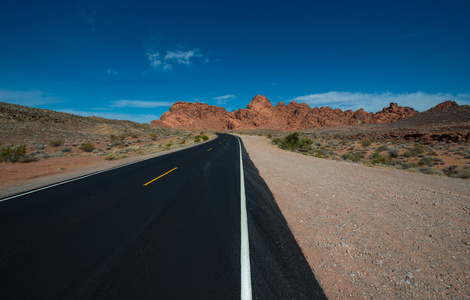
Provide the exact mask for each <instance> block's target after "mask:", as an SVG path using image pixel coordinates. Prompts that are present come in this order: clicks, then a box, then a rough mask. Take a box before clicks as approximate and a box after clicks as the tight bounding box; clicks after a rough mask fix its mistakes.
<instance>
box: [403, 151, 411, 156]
mask: <svg viewBox="0 0 470 300" xmlns="http://www.w3.org/2000/svg"><path fill="white" fill-rule="evenodd" d="M403 156H404V157H411V152H410V151H405V152H403Z"/></svg>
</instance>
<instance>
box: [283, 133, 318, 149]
mask: <svg viewBox="0 0 470 300" xmlns="http://www.w3.org/2000/svg"><path fill="white" fill-rule="evenodd" d="M312 144H313V141H312V140H311V139H301V138H300V136H299V133H297V132H294V133H291V134H288V135H286V136H285V137H283V138H282V140H280V142H279V143H278V145H279V148H281V149H286V150H291V151H295V150H298V151H300V152H308V151H309V150H311V149H312V147H311V145H312Z"/></svg>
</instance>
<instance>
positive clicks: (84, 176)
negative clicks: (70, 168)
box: [0, 158, 152, 202]
mask: <svg viewBox="0 0 470 300" xmlns="http://www.w3.org/2000/svg"><path fill="white" fill-rule="evenodd" d="M149 159H152V158H149ZM142 161H143V160H141V161H136V162H132V163H129V164H125V165H122V166H117V167H114V168H111V169H107V170H103V171H98V172H94V173H91V174H87V175H82V176H79V177H76V178H72V179H69V180H66V181H62V182H58V183H54V184H51V185H47V186H44V187H41V188H37V189H34V190H31V191H28V192H24V193H21V194H18V195H14V196H10V197H7V198H3V199H0V202H3V201H7V200H11V199H14V198H18V197H21V196H25V195H29V194H32V193H36V192H39V191H42V190H46V189H49V188H52V187H55V186H58V185H62V184H66V183H69V182H72V181H77V180H80V179H83V178H87V177H91V176H93V175H98V174H100V173H104V172H108V171H112V170H116V169H119V168H122V167H127V166H130V165H133V164H136V163H139V162H142Z"/></svg>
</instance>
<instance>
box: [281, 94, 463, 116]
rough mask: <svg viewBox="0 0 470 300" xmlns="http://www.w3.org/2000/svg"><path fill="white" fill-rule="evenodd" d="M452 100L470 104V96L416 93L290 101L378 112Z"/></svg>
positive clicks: (319, 96)
mask: <svg viewBox="0 0 470 300" xmlns="http://www.w3.org/2000/svg"><path fill="white" fill-rule="evenodd" d="M447 100H452V101H456V102H457V103H459V104H470V95H467V94H459V95H457V96H454V95H452V94H448V93H447V94H443V93H438V94H428V93H425V92H415V93H391V92H386V93H373V94H372V93H351V92H338V91H332V92H328V93H321V94H310V95H304V96H299V97H295V98H293V99H291V100H289V102H290V101H296V102H305V103H307V104H308V105H310V106H312V107H313V106H319V107H321V106H329V107H331V108H338V107H339V108H341V109H352V110H357V109H359V108H364V110H366V111H369V112H377V111H380V110H382V109H383V108H384V107H387V106H388V105H389V104H390V103H391V102H395V103H398V105H401V106H410V107H413V108H414V109H416V110H418V111H425V110H428V109H430V108H431V107H434V106H436V105H437V104H439V103H441V102H444V101H447Z"/></svg>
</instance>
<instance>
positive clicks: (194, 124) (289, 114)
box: [151, 95, 418, 130]
mask: <svg viewBox="0 0 470 300" xmlns="http://www.w3.org/2000/svg"><path fill="white" fill-rule="evenodd" d="M417 113H418V112H417V111H416V110H414V109H413V108H410V107H402V106H398V105H397V104H396V103H390V106H389V107H386V108H384V109H383V110H382V111H379V112H377V113H376V114H373V113H368V112H365V111H364V110H363V109H362V108H361V109H359V110H357V111H355V112H353V111H352V110H347V111H342V110H341V109H339V108H337V109H331V108H329V107H322V108H318V107H314V108H310V106H308V105H307V104H306V103H300V104H299V103H296V102H295V101H292V102H291V103H289V104H287V105H285V104H284V103H282V102H279V103H278V104H277V106H275V107H274V106H273V105H272V104H271V102H270V101H269V99H267V98H266V97H264V96H261V95H257V96H255V97H254V98H253V100H252V101H251V103H250V104H248V105H247V106H246V109H239V110H237V111H233V112H230V113H229V112H227V111H226V110H225V109H224V108H222V107H218V106H211V105H208V104H204V103H200V102H197V103H188V102H180V101H178V102H176V103H175V104H173V106H172V107H171V108H170V111H168V112H166V113H164V114H163V115H162V116H161V117H160V119H159V120H157V121H152V123H151V124H152V125H158V126H163V127H168V128H177V129H187V130H226V129H256V128H259V129H279V130H298V129H306V128H312V127H323V126H333V125H350V124H365V123H378V124H385V123H391V122H394V121H397V120H399V119H402V118H404V117H408V116H412V115H415V114H417Z"/></svg>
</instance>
